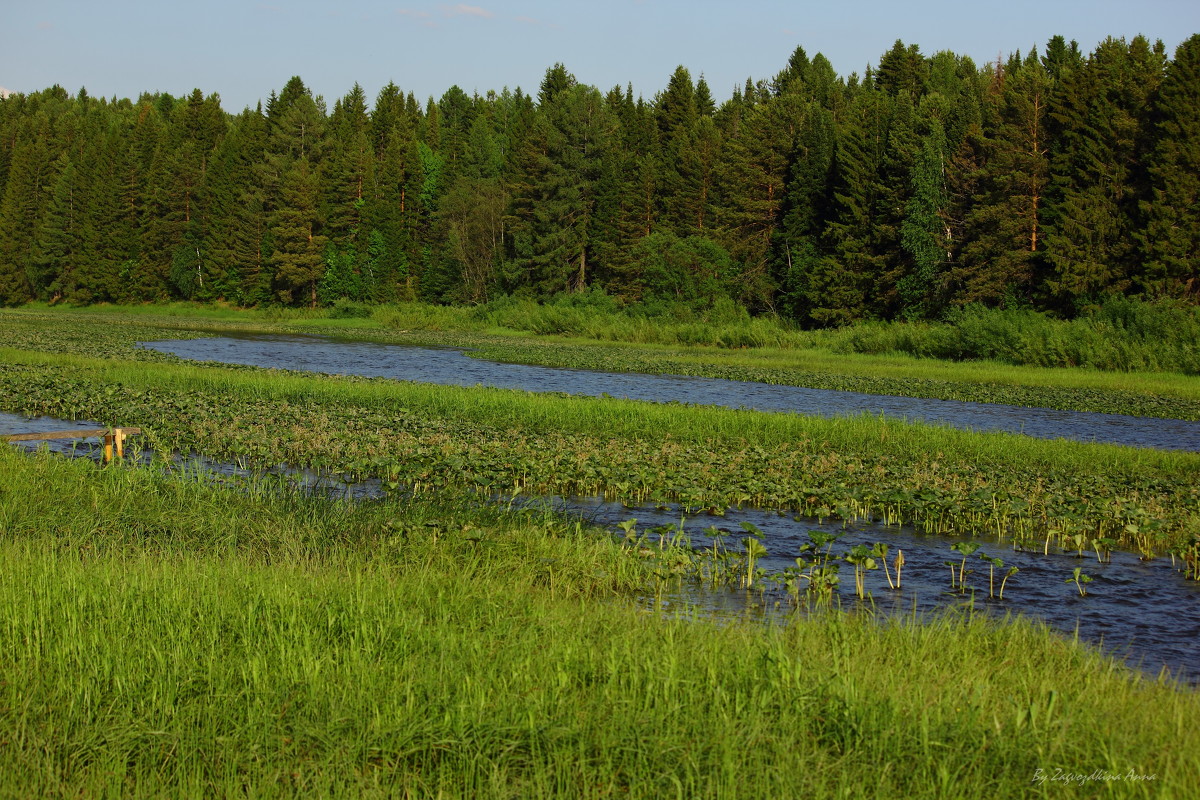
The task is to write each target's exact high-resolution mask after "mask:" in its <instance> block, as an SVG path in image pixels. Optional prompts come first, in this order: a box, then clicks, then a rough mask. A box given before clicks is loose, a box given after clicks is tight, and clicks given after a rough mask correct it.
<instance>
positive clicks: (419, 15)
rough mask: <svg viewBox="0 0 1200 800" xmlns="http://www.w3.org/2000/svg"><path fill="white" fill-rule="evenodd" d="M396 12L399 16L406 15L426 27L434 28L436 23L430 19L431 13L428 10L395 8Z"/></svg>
mask: <svg viewBox="0 0 1200 800" xmlns="http://www.w3.org/2000/svg"><path fill="white" fill-rule="evenodd" d="M396 14H397V15H398V16H401V17H408V18H410V19H415V20H417V21H419V22H420V23H421V24H422V25H423V26H425V27H426V28H436V27H437V26H438V24H437V23H436V22H434V21H433V20H432V19H430V17H431V15H430V13H429V12H428V11H420V10H418V9H415V8H401V9H397V11H396Z"/></svg>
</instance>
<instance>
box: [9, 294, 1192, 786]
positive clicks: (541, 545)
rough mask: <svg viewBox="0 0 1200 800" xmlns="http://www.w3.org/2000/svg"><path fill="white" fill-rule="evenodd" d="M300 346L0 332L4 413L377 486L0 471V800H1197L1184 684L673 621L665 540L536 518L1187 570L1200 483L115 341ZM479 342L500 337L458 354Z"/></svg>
mask: <svg viewBox="0 0 1200 800" xmlns="http://www.w3.org/2000/svg"><path fill="white" fill-rule="evenodd" d="M431 313H433V312H431ZM322 319H323V321H321V322H320V326H323V327H324V328H325V329H335V330H336V329H340V330H343V331H348V330H350V328H348V327H346V325H345V323H346V321H347V320H346V319H342V320H337V319H329V318H328V317H325V318H322ZM350 319H351V320H352V319H353V318H350ZM317 321H318V320H317V318H310V322H317ZM299 322H302V320H268V319H265V318H248V317H247V316H246V315H227V316H225V318H224V319H221V318H217V317H212V318H209V319H201V318H200V317H199V316H198V315H196V314H188V315H183V316H180V317H176V318H174V319H173V320H172V319H169V318H167V317H165V316H164V315H163V314H162V313H161V312H160V313H156V314H153V315H150V314H144V315H136V314H131V313H127V312H120V313H117V312H108V313H103V312H102V313H97V314H80V313H77V312H59V311H57V310H46V309H40V310H35V311H32V312H30V311H22V312H3V313H0V343H2V346H0V405H2V406H3V408H0V410H4V411H11V412H23V413H39V414H48V415H52V416H58V417H65V418H80V419H93V420H96V421H98V422H101V423H103V424H107V425H137V426H140V427H142V428H144V429H145V430H146V431H147V434H146V436H145V437H144V440H143V444H144V446H146V447H147V448H151V449H154V450H157V451H159V452H163V453H165V452H170V451H173V450H178V451H184V452H189V451H192V452H201V453H204V454H205V455H208V456H211V457H214V458H218V459H227V460H231V461H237V462H240V463H243V464H245V465H247V466H253V467H260V468H261V467H266V466H271V465H274V464H278V463H287V464H291V465H294V466H300V467H308V468H315V469H320V470H325V471H327V472H330V473H334V474H340V475H345V476H348V477H352V478H368V477H369V478H375V479H378V480H380V481H382V482H383V484H384V485H385V486H390V487H391V489H392V491H391V492H390V493H389V495H388V496H387V497H386V498H384V499H383V500H380V501H375V502H363V503H350V502H344V501H336V500H328V499H321V498H315V497H308V496H304V495H303V494H301V493H299V492H295V491H291V490H288V489H287V488H286V487H285V486H281V485H276V484H254V483H251V484H248V485H242V484H239V485H238V486H236V487H226V486H220V485H213V484H211V483H210V482H206V481H203V480H195V479H192V478H190V477H189V476H187V475H179V474H174V471H172V470H168V469H166V466H165V464H159V465H158V466H156V467H133V466H132V465H130V466H117V467H111V468H108V469H98V468H97V467H96V466H95V465H94V464H92V463H91V462H87V461H69V460H63V459H57V458H52V457H49V456H35V457H28V456H20V455H18V454H16V453H13V452H10V451H9V450H8V449H5V450H4V451H0V531H2V533H0V536H2V537H3V541H2V543H0V547H2V548H3V549H4V551H5V552H4V556H3V558H4V560H5V562H6V563H7V564H10V565H12V569H10V570H8V574H9V575H10V577H9V578H8V579H6V580H4V581H3V582H2V583H0V593H3V594H4V598H3V600H2V601H0V602H2V603H3V607H5V608H7V609H10V612H9V613H8V615H7V616H6V619H5V622H4V626H3V629H2V633H0V636H2V639H0V662H2V663H4V664H5V670H4V671H5V673H6V674H8V675H10V676H16V677H17V679H15V680H14V679H12V678H6V679H5V680H4V681H3V684H2V685H0V697H3V699H0V731H2V732H0V736H3V737H4V739H5V743H4V745H3V746H0V775H3V776H5V777H4V778H0V795H5V796H14V797H16V796H33V795H39V796H67V795H72V796H79V795H84V796H117V795H121V796H162V795H179V794H211V795H217V796H229V795H235V794H236V795H239V796H313V795H323V796H339V795H353V796H414V797H423V796H439V795H440V796H463V797H467V796H491V797H536V796H547V797H548V796H578V797H611V796H627V797H662V796H679V797H740V796H756V797H762V796H790V795H798V794H801V793H803V794H806V795H812V796H816V797H826V796H828V797H833V796H845V795H847V794H850V795H853V796H862V795H872V796H881V797H888V796H892V797H901V796H903V797H984V796H988V797H997V796H998V797H1008V796H1012V797H1018V796H1019V797H1026V796H1046V797H1049V796H1055V797H1057V796H1062V795H1064V794H1066V795H1068V796H1096V795H1101V796H1114V797H1124V796H1133V797H1137V796H1144V797H1152V796H1153V797H1172V796H1174V797H1187V796H1190V795H1191V794H1192V792H1193V791H1194V788H1195V786H1197V785H1200V759H1198V758H1197V757H1196V756H1195V753H1197V752H1200V741H1198V740H1197V736H1198V734H1197V733H1196V730H1195V728H1194V726H1192V725H1191V724H1190V721H1191V720H1192V719H1194V718H1195V715H1196V712H1197V710H1200V709H1198V708H1197V704H1198V703H1200V700H1198V698H1197V696H1196V694H1195V691H1194V690H1193V689H1190V688H1186V687H1182V686H1179V685H1177V684H1175V683H1174V682H1172V681H1171V680H1170V679H1168V678H1165V677H1164V678H1162V679H1157V680H1156V679H1154V678H1151V677H1147V676H1146V675H1144V674H1142V673H1139V672H1136V671H1132V670H1130V669H1128V668H1126V667H1124V666H1121V665H1119V664H1118V663H1116V662H1114V661H1112V660H1111V659H1108V658H1106V657H1104V656H1101V655H1099V654H1098V653H1096V652H1094V651H1092V650H1091V649H1089V648H1087V647H1085V646H1083V645H1081V644H1079V643H1077V642H1073V641H1071V640H1070V639H1069V638H1064V637H1063V636H1061V635H1060V634H1056V633H1054V632H1051V631H1048V630H1046V629H1045V628H1043V627H1040V626H1038V625H1037V624H1034V623H1031V622H1028V621H1025V620H1018V619H1011V620H1007V621H1003V622H997V621H995V620H993V619H985V618H982V617H976V616H973V615H970V614H961V615H959V614H948V615H945V616H942V617H938V618H936V619H916V618H911V619H892V620H882V619H877V618H875V617H873V616H872V615H869V614H861V613H850V612H838V611H836V610H828V611H826V612H822V613H814V614H807V613H797V614H795V615H794V616H792V617H790V618H789V619H788V621H787V622H786V623H782V624H764V623H763V622H762V620H760V619H758V618H755V617H754V616H753V615H750V616H748V618H746V619H723V620H721V621H720V622H719V623H714V621H713V620H711V619H706V618H704V617H703V616H702V615H699V614H695V613H690V612H688V611H686V610H683V611H680V610H673V611H672V612H670V613H665V612H664V611H662V610H661V609H660V608H659V607H658V606H657V604H655V603H654V602H653V601H652V600H645V599H639V598H645V597H647V596H651V597H652V595H653V589H654V587H656V586H659V585H661V582H662V580H663V576H664V574H669V575H671V576H672V579H674V580H679V581H686V580H689V579H694V578H695V577H696V575H695V574H693V572H694V571H695V570H697V569H701V568H702V565H703V562H701V561H698V560H697V558H696V554H695V553H694V552H693V551H691V550H690V549H689V548H687V547H686V543H680V542H676V543H672V542H670V541H665V542H661V543H660V544H657V545H651V546H647V543H646V542H636V543H631V542H630V541H628V540H627V539H626V537H623V536H621V535H620V532H617V533H612V532H605V531H602V530H598V529H590V528H588V527H587V526H586V525H584V524H582V523H581V522H579V521H577V520H572V519H568V518H564V517H561V516H559V515H556V514H553V513H550V512H548V511H545V510H543V509H541V508H540V507H539V506H538V505H537V504H535V503H528V502H526V500H527V499H528V498H535V497H537V496H540V495H546V494H551V495H587V496H595V495H604V496H607V497H610V498H613V499H618V500H627V501H629V502H631V503H632V502H663V503H668V502H669V503H679V504H681V505H684V506H686V507H690V508H696V509H701V510H703V509H720V508H723V507H726V506H737V505H747V506H759V507H766V508H786V509H789V510H792V511H795V512H796V513H801V514H805V515H809V516H813V517H823V518H830V517H832V518H841V519H847V520H849V519H855V518H875V519H889V520H895V521H905V522H910V523H913V524H915V525H917V526H919V527H922V528H924V529H926V530H931V531H939V532H949V533H955V534H958V535H961V536H963V537H964V541H971V540H974V539H983V538H985V537H990V538H992V539H995V538H1000V539H1002V540H1003V541H1006V542H1010V543H1012V542H1025V543H1027V544H1028V546H1030V547H1034V548H1037V549H1039V550H1040V549H1041V547H1042V546H1046V547H1050V546H1051V545H1053V546H1055V547H1063V548H1066V547H1074V546H1075V544H1076V542H1077V541H1078V540H1077V538H1076V537H1085V538H1086V540H1087V542H1088V546H1089V547H1090V546H1093V544H1094V542H1096V541H1098V540H1101V539H1109V540H1111V541H1112V546H1119V547H1125V548H1128V549H1131V550H1134V551H1135V552H1139V551H1141V552H1144V553H1145V554H1146V555H1147V557H1150V556H1158V557H1162V556H1164V555H1166V554H1168V553H1170V552H1175V553H1176V554H1177V555H1180V556H1183V555H1186V554H1187V553H1189V552H1190V550H1189V548H1192V547H1195V546H1196V543H1197V541H1200V489H1198V488H1197V487H1198V486H1200V456H1197V455H1196V454H1189V453H1166V452H1154V451H1145V450H1134V449H1130V448H1121V447H1112V446H1103V445H1093V444H1076V443H1069V442H1043V441H1034V440H1029V439H1025V438H1022V437H1018V436H1011V435H999V434H989V435H983V434H975V433H967V432H962V431H953V430H948V429H944V428H935V427H931V426H921V425H910V424H901V423H897V422H894V421H887V420H880V419H878V418H872V417H856V418H850V419H835V420H813V419H807V418H802V417H795V416H790V415H775V414H761V413H754V412H744V411H732V410H724V409H712V408H694V407H686V406H678V405H653V404H644V403H633V402H628V401H615V400H611V399H592V398H577V397H563V396H535V395H531V394H529V393H525V392H514V391H501V390H485V389H480V388H472V389H458V388H455V387H438V386H422V385H413V384H404V383H398V382H391V381H382V380H367V379H353V378H319V377H313V376H309V375H304V374H300V373H286V372H283V371H279V370H259V369H247V368H230V367H217V366H211V365H195V364H189V363H181V362H178V361H177V360H175V359H171V358H169V357H165V356H161V355H158V354H154V353H148V352H146V351H143V350H138V349H135V348H134V347H133V346H132V345H133V343H134V342H135V341H138V340H142V339H147V338H162V337H172V338H177V337H179V336H180V335H198V333H196V330H195V329H201V328H212V327H222V326H224V327H226V328H229V327H240V328H254V329H272V330H280V329H285V328H281V327H280V326H281V325H284V326H289V327H290V326H294V325H296V324H298V323H299ZM377 330H379V331H381V332H383V333H387V331H385V329H384V328H382V327H380V328H378V329H377ZM485 333H486V335H489V336H494V337H496V339H497V341H501V340H502V338H501V335H500V334H497V333H496V332H494V331H493V332H490V333H487V332H483V333H477V334H473V335H484V334H485ZM392 335H394V334H392ZM439 335H440V332H439ZM455 335H461V334H455ZM507 340H508V341H510V342H514V343H516V344H517V345H519V346H521V347H528V348H531V349H532V348H537V347H541V346H545V345H547V342H545V341H544V340H519V339H517V338H516V337H513V336H509V337H508V339H507ZM593 346H597V347H599V346H601V345H593ZM606 346H607V345H606ZM553 347H554V348H555V349H558V350H561V351H564V352H565V351H566V350H568V349H569V348H568V346H567V344H566V343H565V342H563V341H557V342H554V343H553ZM691 355H693V356H694V357H696V358H697V359H700V358H701V357H702V355H703V353H701V352H698V351H691ZM1125 377H1126V378H1128V376H1125ZM1060 380H1061V381H1063V382H1064V385H1066V384H1068V383H1069V382H1070V381H1071V380H1074V379H1073V378H1071V377H1070V376H1069V375H1067V376H1063V377H1062V378H1061V379H1060ZM1180 385H1181V386H1184V387H1186V386H1187V385H1188V384H1187V382H1186V381H1182V382H1181V384H1180ZM1104 391H1109V390H1107V389H1106V390H1104ZM1145 395H1146V396H1148V397H1149V396H1154V395H1153V393H1152V392H1151V393H1145ZM496 496H503V497H505V498H511V501H509V502H504V503H499V504H497V503H494V502H490V500H489V498H492V497H496ZM1039 775H1040V776H1041V777H1042V778H1045V780H1042V781H1039V780H1038V776H1039ZM1056 775H1057V776H1060V778H1061V777H1062V776H1078V780H1074V781H1069V780H1062V779H1060V780H1057V781H1056V780H1051V779H1052V778H1053V777H1054V776H1056Z"/></svg>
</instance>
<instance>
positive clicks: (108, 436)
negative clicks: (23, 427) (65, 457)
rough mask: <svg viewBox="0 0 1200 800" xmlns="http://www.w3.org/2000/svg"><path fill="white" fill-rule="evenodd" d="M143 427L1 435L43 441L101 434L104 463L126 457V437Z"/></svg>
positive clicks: (0, 437) (25, 440) (7, 437)
mask: <svg viewBox="0 0 1200 800" xmlns="http://www.w3.org/2000/svg"><path fill="white" fill-rule="evenodd" d="M141 432H142V429H141V428H113V429H112V430H109V429H108V428H101V429H99V430H72V431H45V432H41V433H12V434H8V435H6V436H0V440H3V441H5V442H43V441H49V440H51V439H90V438H92V437H96V436H101V437H103V438H104V463H105V464H107V463H109V462H110V461H112V460H113V456H114V454H115V455H116V457H117V458H124V457H125V439H126V437H128V436H132V435H134V434H135V433H141Z"/></svg>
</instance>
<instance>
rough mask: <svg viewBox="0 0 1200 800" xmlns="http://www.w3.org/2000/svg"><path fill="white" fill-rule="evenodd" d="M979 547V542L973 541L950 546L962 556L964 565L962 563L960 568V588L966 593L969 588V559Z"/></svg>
mask: <svg viewBox="0 0 1200 800" xmlns="http://www.w3.org/2000/svg"><path fill="white" fill-rule="evenodd" d="M979 546H980V545H979V542H973V541H965V542H955V543H954V544H952V545H950V549H951V550H954V551H957V552H958V553H960V554H961V555H962V563H960V564H959V566H958V587H959V589H961V590H963V591H966V588H967V583H966V577H967V558H969V557H970V556H971V554H972V553H974V552H975V551H976V550H978V549H979ZM951 571H952V572H953V570H951Z"/></svg>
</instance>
